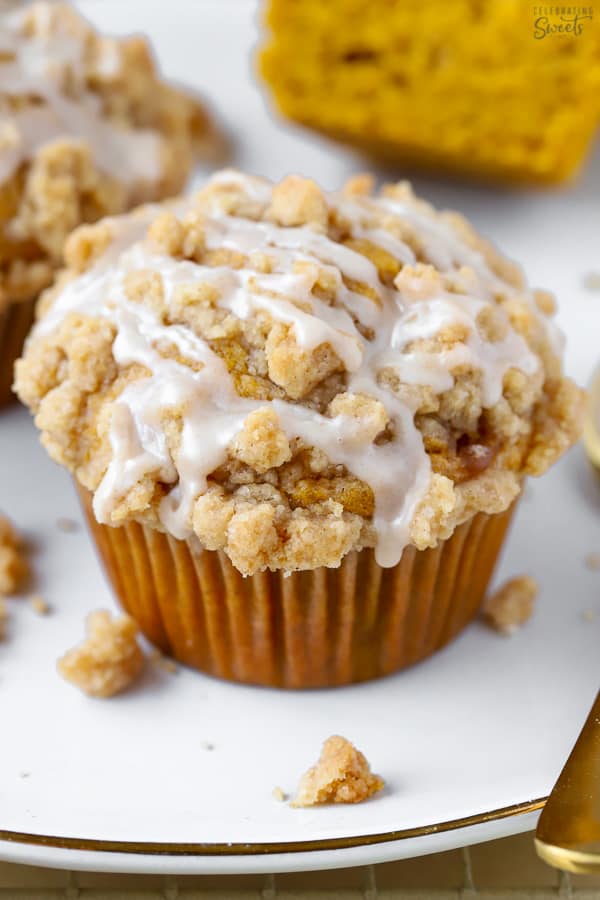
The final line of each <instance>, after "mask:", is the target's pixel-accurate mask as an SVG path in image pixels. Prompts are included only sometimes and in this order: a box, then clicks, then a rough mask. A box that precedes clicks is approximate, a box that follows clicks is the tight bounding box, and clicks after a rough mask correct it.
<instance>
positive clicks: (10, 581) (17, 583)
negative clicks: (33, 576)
mask: <svg viewBox="0 0 600 900" xmlns="http://www.w3.org/2000/svg"><path fill="white" fill-rule="evenodd" d="M28 575H29V565H28V563H27V558H26V552H25V547H24V545H23V540H22V539H21V536H20V535H19V533H18V532H17V530H16V529H15V527H14V526H13V524H12V523H11V522H10V520H9V519H7V518H6V516H2V515H0V595H2V594H14V593H16V592H17V591H18V590H19V588H21V587H22V586H23V584H24V582H25V581H26V580H27V576H28Z"/></svg>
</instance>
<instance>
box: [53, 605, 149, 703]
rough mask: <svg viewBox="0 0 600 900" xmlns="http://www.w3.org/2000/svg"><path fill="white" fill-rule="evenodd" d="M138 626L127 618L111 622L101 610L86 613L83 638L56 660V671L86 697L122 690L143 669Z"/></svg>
mask: <svg viewBox="0 0 600 900" xmlns="http://www.w3.org/2000/svg"><path fill="white" fill-rule="evenodd" d="M137 634H138V626H137V625H136V623H135V622H134V621H133V619H130V618H129V617H128V616H122V617H120V618H115V619H113V618H112V617H111V614H110V613H109V612H108V611H107V610H104V609H101V610H96V611H95V612H92V613H90V615H89V616H88V619H87V637H86V639H85V640H84V641H83V643H82V644H80V645H79V646H78V647H74V648H73V649H72V650H69V651H68V652H67V653H65V655H64V656H63V657H62V658H61V659H59V661H58V664H57V666H58V671H59V672H60V674H61V675H62V676H63V678H65V679H66V681H69V682H71V684H74V685H75V686H76V687H78V688H79V689H80V690H81V691H83V692H84V694H88V695H89V696H90V697H112V696H113V695H114V694H119V693H121V691H124V690H125V689H126V688H128V687H129V685H130V684H131V683H132V682H133V681H134V680H135V679H136V678H137V677H138V675H139V674H140V672H141V671H142V668H143V666H144V654H143V653H142V650H141V648H140V646H139V644H138V642H137V639H136V638H137Z"/></svg>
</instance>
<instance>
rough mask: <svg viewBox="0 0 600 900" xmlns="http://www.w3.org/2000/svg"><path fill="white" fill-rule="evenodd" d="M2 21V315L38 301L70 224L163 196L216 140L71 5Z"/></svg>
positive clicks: (147, 59) (142, 52)
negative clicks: (13, 305) (10, 307)
mask: <svg viewBox="0 0 600 900" xmlns="http://www.w3.org/2000/svg"><path fill="white" fill-rule="evenodd" d="M24 7H25V8H24V9H18V8H15V7H14V6H13V8H12V9H9V10H8V11H4V12H2V13H1V14H0V39H1V43H2V55H1V57H0V223H1V226H0V311H1V310H2V306H3V304H4V303H8V302H14V301H18V300H26V299H29V298H32V297H35V296H36V295H37V294H38V293H39V291H40V290H41V289H42V288H44V287H45V286H46V285H48V284H49V283H50V281H51V280H52V275H53V272H54V270H55V269H56V268H57V266H58V265H59V264H60V263H61V259H62V248H63V244H64V241H65V238H66V237H67V235H68V234H69V232H70V231H71V230H72V229H73V228H74V227H75V226H77V225H80V224H81V223H84V222H94V221H97V220H98V219H100V218H101V217H102V216H105V215H112V214H116V213H120V212H123V211H124V210H126V209H130V208H131V207H132V206H134V205H135V204H136V203H139V202H143V201H146V200H159V199H162V198H164V197H168V196H171V195H172V194H174V193H176V192H177V191H179V190H180V189H181V188H182V187H183V186H184V184H185V181H186V180H187V177H188V174H189V172H190V171H191V169H192V166H193V164H194V162H195V161H196V159H197V158H198V157H199V156H201V155H206V154H207V153H211V152H212V148H213V147H214V145H215V144H216V138H215V135H216V131H215V129H214V126H213V125H212V123H211V120H210V117H209V115H208V113H207V112H206V110H205V108H204V106H203V105H202V103H201V102H200V100H199V99H198V98H197V97H196V96H194V95H193V94H191V93H186V92H185V91H182V90H180V89H178V88H176V87H173V86H171V85H169V84H167V83H166V82H164V81H163V80H162V79H161V77H160V73H159V72H158V69H157V66H156V63H155V60H154V58H153V55H152V52H151V49H150V47H149V45H148V43H147V41H146V40H145V39H144V38H142V37H127V38H111V37H107V36H104V35H101V34H99V33H98V32H96V31H95V30H94V29H93V28H92V26H91V25H90V24H89V23H88V22H87V21H86V20H85V19H84V18H83V17H81V16H80V15H79V14H78V13H77V12H76V11H75V10H74V9H73V8H72V7H71V6H70V5H68V4H67V3H62V2H58V3H53V2H46V0H42V2H35V3H32V4H26V5H24Z"/></svg>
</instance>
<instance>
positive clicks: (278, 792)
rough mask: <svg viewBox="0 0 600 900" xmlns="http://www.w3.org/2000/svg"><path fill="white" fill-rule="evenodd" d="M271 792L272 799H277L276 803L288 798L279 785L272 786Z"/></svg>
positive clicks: (283, 801)
mask: <svg viewBox="0 0 600 900" xmlns="http://www.w3.org/2000/svg"><path fill="white" fill-rule="evenodd" d="M271 793H272V796H273V799H274V800H277V801H278V803H285V801H286V800H287V798H288V796H287V794H286V793H285V791H284V790H283V788H280V787H279V785H277V786H276V787H274V788H273V790H272V792H271Z"/></svg>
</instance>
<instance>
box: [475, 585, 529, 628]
mask: <svg viewBox="0 0 600 900" xmlns="http://www.w3.org/2000/svg"><path fill="white" fill-rule="evenodd" d="M538 593H539V586H538V583H537V581H536V580H535V578H532V577H531V576H530V575H518V576H517V577H515V578H511V579H510V580H509V581H507V582H505V583H504V584H503V585H502V586H501V587H500V588H498V590H497V591H496V592H495V593H494V594H492V596H491V597H489V598H488V599H487V600H486V603H485V606H484V615H485V618H486V620H487V621H488V622H489V624H490V625H491V626H492V628H494V629H495V630H496V631H500V632H501V633H503V634H512V633H513V632H515V631H516V630H517V629H518V628H520V626H521V625H523V624H524V623H525V622H527V620H528V619H529V618H530V617H531V615H532V613H533V609H534V606H535V600H536V597H537V595H538Z"/></svg>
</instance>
